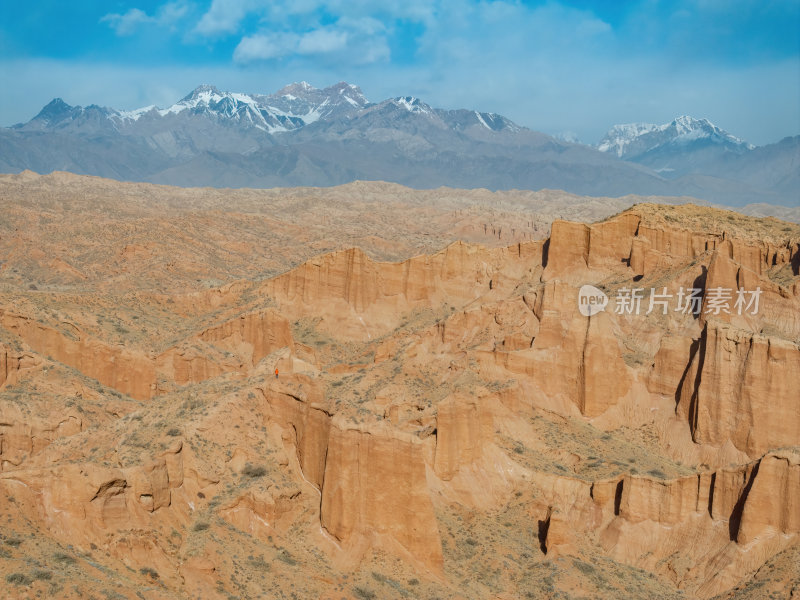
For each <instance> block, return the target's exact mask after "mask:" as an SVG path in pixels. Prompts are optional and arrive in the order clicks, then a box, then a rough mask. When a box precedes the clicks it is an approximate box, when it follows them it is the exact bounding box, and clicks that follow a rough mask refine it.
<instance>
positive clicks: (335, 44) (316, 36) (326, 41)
mask: <svg viewBox="0 0 800 600" xmlns="http://www.w3.org/2000/svg"><path fill="white" fill-rule="evenodd" d="M346 45H347V33H345V32H344V31H335V30H331V29H317V30H315V31H310V32H308V33H306V34H303V35H301V36H300V38H299V40H298V42H297V52H298V53H300V54H325V53H328V52H335V51H336V50H341V49H342V48H344V47H345V46H346Z"/></svg>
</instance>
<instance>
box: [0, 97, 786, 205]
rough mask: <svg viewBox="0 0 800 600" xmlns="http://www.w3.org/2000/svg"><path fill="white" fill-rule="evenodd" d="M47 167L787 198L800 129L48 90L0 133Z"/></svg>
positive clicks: (235, 182)
mask: <svg viewBox="0 0 800 600" xmlns="http://www.w3.org/2000/svg"><path fill="white" fill-rule="evenodd" d="M23 169H31V170H33V171H37V172H40V173H41V172H45V173H46V172H50V171H53V170H64V171H71V172H74V173H80V174H90V175H100V176H103V177H110V178H114V179H121V180H133V181H151V182H155V183H166V184H173V185H181V186H216V187H274V186H298V185H310V186H329V185H337V184H341V183H347V182H349V181H353V180H356V179H362V180H384V181H392V182H397V183H401V184H404V185H408V186H411V187H417V188H432V187H438V186H443V185H446V186H451V187H462V188H474V187H484V188H489V189H512V188H518V189H534V190H536V189H543V188H553V189H563V190H566V191H569V192H573V193H577V194H586V195H593V196H620V195H624V194H644V195H675V196H681V195H689V196H693V197H696V198H700V199H705V200H709V201H714V202H719V203H723V204H728V205H742V204H746V203H753V202H769V203H777V204H789V205H794V204H796V203H797V202H798V197H800V136H796V137H793V138H786V139H784V140H783V141H781V142H779V143H777V144H771V145H768V146H763V147H753V146H751V145H749V144H747V143H746V142H744V141H742V140H740V139H738V138H736V137H734V136H733V135H731V134H729V133H727V132H725V131H723V130H721V129H719V128H718V127H716V126H714V125H713V124H711V123H709V122H708V121H707V120H705V119H693V118H691V117H679V118H677V119H675V120H674V121H673V122H672V123H668V124H666V125H651V124H631V125H616V126H614V127H613V128H612V129H611V130H610V131H609V132H608V133H607V134H606V136H605V137H604V138H603V140H601V142H600V143H599V144H598V145H597V146H596V147H589V146H586V145H583V144H577V143H570V142H567V141H563V140H557V139H555V138H553V137H550V136H548V135H545V134H543V133H538V132H535V131H531V130H529V129H527V128H525V127H521V126H519V125H517V124H515V123H513V122H512V121H510V120H509V119H507V118H505V117H503V116H501V115H498V114H495V113H486V112H478V111H475V110H466V109H463V110H442V109H437V108H433V107H431V106H429V105H428V104H426V103H425V102H423V101H422V100H420V99H419V98H414V97H398V98H391V99H387V100H383V101H382V102H378V103H371V102H369V101H368V100H367V99H366V98H365V97H364V95H363V94H362V93H361V90H360V89H359V88H358V87H357V86H355V85H352V84H348V83H344V82H341V83H338V84H336V85H333V86H331V87H328V88H325V89H317V88H314V87H312V86H310V85H309V84H307V83H305V82H302V83H294V84H292V85H289V86H287V87H285V88H283V89H281V90H279V91H278V92H276V93H274V94H270V95H260V94H241V93H231V92H222V91H220V90H218V89H217V88H215V87H213V86H208V85H203V86H200V87H198V88H197V89H195V90H194V91H193V92H192V93H191V94H189V95H188V96H186V97H185V98H183V99H182V100H180V101H179V102H177V103H176V104H174V105H172V106H170V107H169V108H166V109H160V108H158V107H155V106H148V107H144V108H140V109H137V110H133V111H120V110H115V109H112V108H105V107H100V106H97V105H90V106H86V107H81V106H70V105H69V104H67V103H65V102H64V101H63V100H61V99H59V98H57V99H55V100H53V101H52V102H50V103H49V104H48V105H47V106H45V107H44V108H43V109H42V110H41V111H40V112H39V114H37V115H36V116H35V117H34V118H33V119H31V120H30V121H29V122H27V123H24V124H19V125H15V126H13V127H9V128H2V129H0V171H2V172H18V171H21V170H23Z"/></svg>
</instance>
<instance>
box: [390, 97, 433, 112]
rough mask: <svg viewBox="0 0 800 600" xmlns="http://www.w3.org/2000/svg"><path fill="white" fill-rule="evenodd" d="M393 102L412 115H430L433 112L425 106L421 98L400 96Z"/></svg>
mask: <svg viewBox="0 0 800 600" xmlns="http://www.w3.org/2000/svg"><path fill="white" fill-rule="evenodd" d="M392 102H393V103H394V104H396V105H397V106H400V107H401V108H405V109H406V110H407V111H408V112H411V113H419V114H426V115H427V114H430V113H431V112H432V110H431V107H430V106H428V105H427V104H425V103H424V102H423V101H422V100H420V99H419V98H416V97H414V96H399V97H397V98H393V99H392Z"/></svg>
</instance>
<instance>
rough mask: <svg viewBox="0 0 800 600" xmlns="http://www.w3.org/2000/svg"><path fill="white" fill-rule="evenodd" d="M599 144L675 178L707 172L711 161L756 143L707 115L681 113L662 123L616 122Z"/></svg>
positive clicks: (616, 153) (598, 147) (606, 150)
mask: <svg viewBox="0 0 800 600" xmlns="http://www.w3.org/2000/svg"><path fill="white" fill-rule="evenodd" d="M596 148H597V149H598V150H600V151H601V152H608V153H612V154H615V155H616V156H618V157H620V158H622V159H624V160H629V161H633V162H636V163H639V164H642V165H647V166H648V167H650V168H652V169H654V170H655V171H657V172H659V173H661V174H662V175H663V176H665V177H670V178H675V177H679V176H682V175H686V174H689V173H699V172H704V171H705V172H708V171H709V168H711V166H712V163H715V162H717V161H719V160H727V159H728V158H729V157H731V156H736V155H740V154H743V153H746V152H748V151H749V150H752V149H753V148H754V146H752V145H751V144H748V143H747V142H745V141H744V140H742V139H739V138H738V137H736V136H734V135H732V134H730V133H728V132H727V131H725V130H724V129H720V128H719V127H717V126H716V125H714V124H713V123H711V122H710V121H709V120H708V119H695V118H694V117H689V116H682V117H678V118H676V119H675V120H673V121H672V122H670V123H665V124H663V125H655V124H652V123H627V124H624V125H614V126H613V127H612V128H611V129H610V130H609V131H608V132H607V133H606V135H605V137H603V139H602V140H600V143H599V144H597V146H596Z"/></svg>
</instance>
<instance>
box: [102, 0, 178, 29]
mask: <svg viewBox="0 0 800 600" xmlns="http://www.w3.org/2000/svg"><path fill="white" fill-rule="evenodd" d="M188 13H189V4H188V3H187V2H185V1H184V0H176V1H175V2H167V3H166V4H163V5H161V6H160V7H159V8H158V9H157V10H156V12H155V16H150V15H148V14H147V13H146V12H144V11H143V10H140V9H138V8H131V9H130V10H128V12H125V13H122V14H118V13H109V14H107V15H105V16H104V17H102V18H101V19H100V22H101V23H108V24H109V27H111V28H112V29H113V30H114V31H116V33H117V35H121V36H127V35H133V34H134V33H136V31H137V30H138V29H139V28H140V27H142V26H144V25H152V24H155V25H159V26H162V27H167V26H172V25H174V24H175V23H177V22H178V21H180V20H181V19H183V18H184V17H185V16H186V15H187V14H188Z"/></svg>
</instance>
